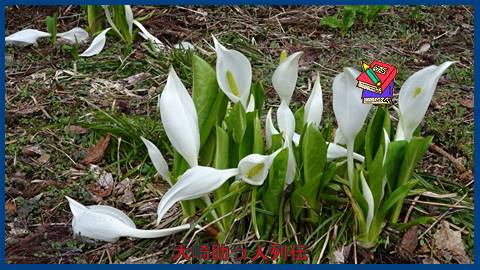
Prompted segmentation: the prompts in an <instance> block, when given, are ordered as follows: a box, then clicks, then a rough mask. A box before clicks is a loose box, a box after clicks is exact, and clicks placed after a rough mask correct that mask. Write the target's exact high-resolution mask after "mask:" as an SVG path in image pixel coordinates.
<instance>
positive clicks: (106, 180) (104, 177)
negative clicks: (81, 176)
mask: <svg viewBox="0 0 480 270" xmlns="http://www.w3.org/2000/svg"><path fill="white" fill-rule="evenodd" d="M97 182H98V184H99V185H100V186H102V187H103V188H112V187H113V184H114V181H113V176H112V174H111V173H109V172H106V171H103V172H102V174H101V175H100V177H99V178H98V180H97Z"/></svg>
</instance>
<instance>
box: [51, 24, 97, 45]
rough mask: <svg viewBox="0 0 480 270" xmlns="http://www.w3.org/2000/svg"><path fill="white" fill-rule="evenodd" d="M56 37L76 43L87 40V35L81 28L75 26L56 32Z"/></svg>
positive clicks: (69, 42)
mask: <svg viewBox="0 0 480 270" xmlns="http://www.w3.org/2000/svg"><path fill="white" fill-rule="evenodd" d="M57 37H58V38H59V39H60V40H63V41H65V42H66V43H68V44H76V43H83V42H85V41H86V40H88V37H89V35H88V32H87V31H85V30H84V29H83V28H80V27H75V28H73V29H72V30H69V31H67V32H62V33H58V34H57Z"/></svg>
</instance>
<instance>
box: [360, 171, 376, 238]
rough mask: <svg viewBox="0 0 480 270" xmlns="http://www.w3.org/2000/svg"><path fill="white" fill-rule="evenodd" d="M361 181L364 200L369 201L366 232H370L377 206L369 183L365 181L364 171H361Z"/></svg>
mask: <svg viewBox="0 0 480 270" xmlns="http://www.w3.org/2000/svg"><path fill="white" fill-rule="evenodd" d="M360 180H361V182H362V193H363V198H365V200H366V201H367V205H368V210H367V218H366V220H365V221H366V224H365V226H366V232H368V231H369V230H370V225H371V224H372V220H373V215H374V211H375V205H374V200H373V194H372V191H371V190H370V187H369V186H368V183H367V181H366V180H365V176H364V175H363V171H360Z"/></svg>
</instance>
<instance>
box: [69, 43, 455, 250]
mask: <svg viewBox="0 0 480 270" xmlns="http://www.w3.org/2000/svg"><path fill="white" fill-rule="evenodd" d="M213 41H214V44H215V52H216V56H217V59H216V65H215V68H213V67H212V66H210V64H208V63H207V62H206V61H204V60H203V59H202V58H200V57H198V56H195V55H194V56H193V59H192V78H193V84H192V85H193V86H192V91H191V93H192V94H191V95H190V94H189V92H188V91H187V89H186V87H185V86H184V84H183V83H182V81H181V80H180V78H179V77H178V76H177V74H176V72H175V70H173V68H171V69H170V72H169V74H168V79H167V82H166V85H165V87H164V89H163V91H162V93H161V95H160V96H159V100H158V106H159V110H160V116H161V121H162V125H163V129H164V131H165V134H166V137H167V138H168V141H169V142H170V144H169V146H168V147H167V149H168V151H169V156H171V157H173V158H172V160H171V162H167V160H165V158H164V156H163V155H162V153H161V152H160V150H159V148H158V147H157V146H156V145H155V144H154V143H153V142H152V141H151V140H155V141H158V138H143V137H142V138H141V140H142V141H143V143H144V145H145V146H146V148H147V150H148V154H149V156H150V159H151V161H152V164H153V166H154V167H155V168H156V170H157V172H158V174H159V175H160V176H161V177H162V179H164V180H165V181H167V182H168V183H169V184H170V186H171V187H170V189H169V190H168V191H167V192H166V193H165V194H164V195H163V196H162V198H161V201H160V203H159V205H158V209H157V225H158V224H159V223H160V221H162V219H163V217H164V216H165V214H166V213H167V211H168V210H169V209H170V208H171V207H172V206H173V205H174V204H175V203H177V202H180V203H181V206H182V210H183V214H184V216H185V218H190V217H194V216H195V214H196V213H197V211H198V210H200V211H201V215H200V217H198V216H197V217H198V218H197V219H196V221H195V224H193V225H190V224H184V225H180V226H177V227H172V228H166V229H160V230H142V229H137V228H136V226H135V224H134V222H133V221H132V220H131V219H130V218H129V217H128V216H127V215H125V214H124V213H123V212H121V211H120V210H118V209H116V208H113V207H110V206H104V205H94V206H84V205H82V204H80V203H79V202H76V201H75V200H73V199H71V198H68V201H69V203H70V208H71V210H72V213H73V216H74V218H73V223H72V226H73V231H74V232H75V234H79V235H82V236H85V237H90V238H94V239H98V240H104V241H110V242H114V241H116V240H117V239H118V238H119V237H124V236H128V237H139V238H157V237H162V236H166V235H169V234H173V233H177V232H180V231H185V230H188V229H190V230H193V229H194V227H196V228H200V229H204V228H205V227H207V226H214V227H215V228H216V229H217V230H218V231H219V233H218V234H217V236H216V237H217V239H218V240H219V241H220V242H225V241H227V239H228V238H229V236H231V235H232V234H235V232H236V231H237V230H240V229H241V228H243V229H245V227H248V228H251V229H252V230H253V231H254V232H255V235H256V237H257V238H258V239H272V238H277V239H278V240H279V242H282V241H283V236H284V235H285V234H289V233H290V232H291V231H290V229H287V228H288V227H291V228H295V230H296V231H302V230H305V227H306V226H304V225H305V224H306V223H308V224H312V225H313V226H315V227H318V228H320V227H321V226H322V224H324V223H325V222H326V221H327V220H328V219H330V218H332V217H334V216H337V215H338V214H339V210H335V209H346V210H345V211H346V212H348V213H352V215H353V216H354V219H355V224H356V226H355V228H356V230H355V231H356V234H357V235H356V238H355V239H356V241H358V243H359V244H361V245H362V246H364V247H373V246H375V245H377V244H378V240H379V236H380V234H381V232H382V230H383V228H384V227H385V225H386V224H388V223H390V224H396V223H397V222H398V218H399V215H400V210H401V208H402V205H403V201H404V199H405V197H406V196H408V195H410V194H411V193H412V189H413V188H414V186H415V184H416V183H417V181H418V180H417V179H416V176H415V175H414V174H413V172H414V169H415V166H416V164H417V162H418V161H419V160H420V159H421V158H422V157H423V155H424V154H425V152H426V150H427V149H428V146H429V144H430V142H431V137H422V136H421V135H420V132H419V130H418V126H419V125H420V123H421V121H422V120H423V118H424V116H425V113H426V111H427V109H428V106H429V104H430V101H431V99H432V96H433V93H434V91H435V88H436V85H437V82H438V80H439V78H440V76H441V75H442V74H443V73H444V72H445V70H446V69H447V68H448V67H449V66H450V65H451V64H452V63H453V62H445V63H443V64H441V65H439V66H435V65H432V66H429V67H426V68H424V69H422V70H420V71H418V72H416V73H414V74H413V75H411V76H410V77H409V78H408V79H407V80H406V81H405V82H404V84H403V85H402V87H401V89H400V94H399V107H398V118H399V119H398V123H397V125H396V128H395V126H394V125H393V123H392V117H391V116H390V113H389V111H388V109H387V108H386V107H378V108H376V109H375V110H374V111H373V113H372V117H371V118H370V120H369V121H368V123H365V122H366V120H367V118H368V116H369V115H370V114H371V111H372V105H369V104H363V103H362V101H361V91H360V90H359V89H358V88H357V87H356V77H358V75H359V74H360V72H359V71H357V70H356V69H353V68H345V69H344V70H343V72H341V73H340V74H338V75H337V76H335V78H334V81H333V85H332V92H333V110H334V114H335V119H336V122H337V125H338V128H337V129H336V131H335V132H333V129H332V127H331V126H329V125H327V124H324V125H322V112H323V97H322V89H321V84H320V80H319V76H317V79H316V81H315V83H314V85H313V89H312V91H311V94H310V97H309V99H308V101H307V102H306V104H305V106H302V107H301V108H299V109H298V110H296V112H295V113H294V112H293V111H292V110H291V108H290V105H289V104H290V100H291V97H292V95H293V92H294V90H295V87H296V84H297V77H298V67H299V60H300V58H301V56H302V52H296V53H293V54H291V55H287V53H286V52H285V51H284V52H282V53H281V55H280V62H279V65H278V67H277V68H276V70H275V72H274V73H273V77H272V84H273V88H274V89H275V91H276V93H277V94H278V96H279V97H280V104H279V106H278V108H277V109H276V114H275V115H276V121H274V118H273V116H272V114H273V108H269V109H268V112H267V114H266V119H265V125H264V127H263V128H262V123H261V120H260V119H261V115H263V113H262V112H263V107H264V90H263V86H262V83H261V82H253V81H252V67H251V64H250V62H249V60H248V59H247V58H246V57H245V56H244V55H243V54H242V53H241V52H239V51H236V50H233V49H228V48H226V47H225V46H223V45H222V44H221V43H220V42H218V41H217V40H216V39H215V37H213ZM275 122H276V123H275ZM331 138H334V139H333V142H332V141H331ZM149 139H150V140H149ZM170 146H171V147H170ZM344 146H345V147H344ZM169 164H170V165H169ZM340 194H345V195H344V196H341V195H340ZM287 216H288V218H287ZM203 222H206V224H207V225H205V226H204V227H199V224H202V223H203ZM287 222H288V226H287ZM291 222H293V224H292V223H291ZM235 224H241V226H238V227H236V226H234V225H235Z"/></svg>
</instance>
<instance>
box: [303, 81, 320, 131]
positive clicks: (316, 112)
mask: <svg viewBox="0 0 480 270" xmlns="http://www.w3.org/2000/svg"><path fill="white" fill-rule="evenodd" d="M322 113H323V98H322V87H321V86H320V74H318V73H317V79H316V80H315V84H314V85H313V89H312V93H311V94H310V97H309V98H308V100H307V103H306V104H305V113H304V115H303V118H304V122H305V123H307V124H313V125H315V127H317V128H318V127H319V125H320V122H321V121H322Z"/></svg>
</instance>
